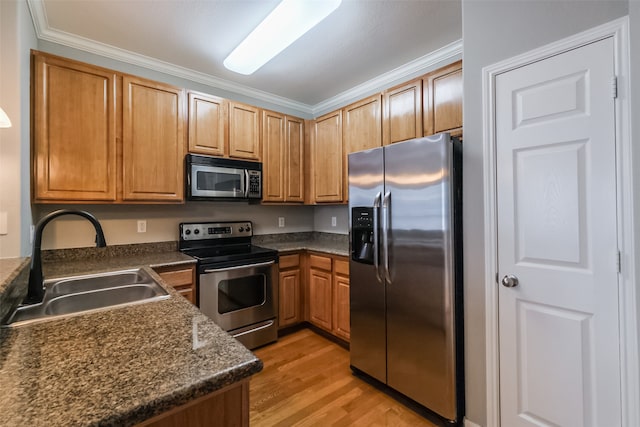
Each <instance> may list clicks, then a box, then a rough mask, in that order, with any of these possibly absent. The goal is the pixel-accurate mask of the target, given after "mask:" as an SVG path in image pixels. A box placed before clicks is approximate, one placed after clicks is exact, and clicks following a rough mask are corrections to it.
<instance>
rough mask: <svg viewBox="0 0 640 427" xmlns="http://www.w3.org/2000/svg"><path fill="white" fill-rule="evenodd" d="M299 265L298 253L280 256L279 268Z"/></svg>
mask: <svg viewBox="0 0 640 427" xmlns="http://www.w3.org/2000/svg"><path fill="white" fill-rule="evenodd" d="M299 265H300V254H293V255H283V256H281V257H280V261H279V266H280V269H281V270H282V269H285V268H291V267H297V266H299Z"/></svg>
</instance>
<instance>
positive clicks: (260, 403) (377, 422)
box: [250, 329, 435, 427]
mask: <svg viewBox="0 0 640 427" xmlns="http://www.w3.org/2000/svg"><path fill="white" fill-rule="evenodd" d="M255 353H256V355H257V356H258V357H259V358H260V359H262V361H263V362H264V369H263V370H262V372H260V373H258V374H257V375H255V376H254V377H253V378H252V379H251V392H250V407H251V415H250V417H251V426H254V427H255V426H265V427H266V426H269V427H271V426H283V427H284V426H286V427H288V426H398V427H400V426H412V427H413V426H425V427H435V425H434V424H431V423H430V422H428V421H427V420H426V419H424V418H422V417H421V416H419V415H418V414H416V413H415V412H413V411H412V410H410V409H408V408H407V407H405V406H403V405H401V404H400V403H399V402H397V401H396V400H394V399H392V398H391V397H389V396H387V395H386V394H384V393H382V392H381V391H379V390H377V389H376V388H375V387H373V386H371V385H369V384H368V383H366V382H364V381H362V380H361V379H359V378H357V377H355V376H353V375H352V373H351V369H350V368H349V352H348V351H347V350H345V349H344V348H342V347H340V346H339V345H337V344H335V343H333V342H331V341H329V340H327V339H325V338H323V337H321V336H319V335H317V334H316V333H314V332H313V331H311V330H309V329H303V330H301V331H298V332H295V333H293V334H291V335H287V336H285V337H282V338H280V339H279V341H278V342H277V343H275V344H272V345H269V346H266V347H263V348H260V349H258V350H256V351H255Z"/></svg>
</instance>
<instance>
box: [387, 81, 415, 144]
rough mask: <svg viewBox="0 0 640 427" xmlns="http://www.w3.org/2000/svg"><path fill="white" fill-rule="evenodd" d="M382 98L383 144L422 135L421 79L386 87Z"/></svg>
mask: <svg viewBox="0 0 640 427" xmlns="http://www.w3.org/2000/svg"><path fill="white" fill-rule="evenodd" d="M382 99H383V111H384V112H383V114H384V116H383V120H382V143H383V144H384V145H389V144H393V143H394V142H400V141H406V140H407V139H412V138H420V137H421V136H423V134H422V120H423V119H422V79H417V80H413V81H411V82H409V83H404V84H402V85H400V86H396V87H393V88H391V89H387V90H385V91H384V92H383V94H382Z"/></svg>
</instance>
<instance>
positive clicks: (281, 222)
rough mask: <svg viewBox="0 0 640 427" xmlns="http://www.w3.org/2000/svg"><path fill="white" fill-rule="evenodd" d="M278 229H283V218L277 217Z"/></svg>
mask: <svg viewBox="0 0 640 427" xmlns="http://www.w3.org/2000/svg"><path fill="white" fill-rule="evenodd" d="M278 227H280V228H283V227H284V217H283V216H280V217H278Z"/></svg>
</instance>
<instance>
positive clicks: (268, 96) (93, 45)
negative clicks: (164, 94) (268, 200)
mask: <svg viewBox="0 0 640 427" xmlns="http://www.w3.org/2000/svg"><path fill="white" fill-rule="evenodd" d="M27 4H28V6H29V10H30V11H31V16H32V19H33V25H34V29H35V31H36V34H37V37H38V39H40V40H45V41H49V42H53V43H57V44H60V45H63V46H67V47H71V48H74V49H79V50H82V51H85V52H90V53H94V54H96V55H100V56H104V57H107V58H110V59H113V60H116V61H121V62H125V63H127V64H131V65H137V66H140V67H144V68H148V69H151V70H154V71H159V72H162V73H165V74H169V75H172V76H175V77H179V78H183V79H186V80H191V81H193V82H197V83H202V84H204V85H207V86H212V87H215V88H218V89H222V90H226V91H229V92H233V93H237V94H240V95H244V96H247V97H250V98H254V99H258V100H261V101H264V102H267V103H270V104H274V105H279V106H281V107H284V108H290V109H293V110H297V111H301V112H303V113H306V114H309V115H312V116H313V117H318V116H320V115H321V114H324V113H326V112H329V111H332V110H334V109H337V108H340V107H342V106H344V105H346V104H347V103H348V102H349V101H352V100H353V99H358V98H361V97H364V96H367V95H369V94H371V93H372V92H375V91H376V90H379V89H380V88H382V87H385V86H388V85H390V84H392V83H393V82H396V81H399V80H401V79H403V78H406V77H407V76H411V75H417V74H419V73H420V72H421V71H425V70H427V69H428V68H429V67H431V66H433V65H435V64H437V63H439V62H442V61H445V60H447V59H450V58H453V57H455V56H456V55H460V54H461V53H462V40H457V41H455V42H453V43H450V44H448V45H446V46H444V47H442V48H440V49H438V50H436V51H434V52H431V53H429V54H427V55H425V56H422V57H420V58H417V59H415V60H413V61H411V62H408V63H406V64H404V65H402V66H400V67H398V68H396V69H394V70H391V71H389V72H387V73H384V74H382V75H380V76H378V77H375V78H373V79H371V80H368V81H366V82H364V83H362V84H360V85H358V86H356V87H354V88H352V89H349V90H347V91H345V92H342V93H340V94H338V95H336V96H333V97H331V98H328V99H326V100H324V101H322V102H320V103H318V104H316V105H309V104H305V103H302V102H298V101H294V100H292V99H289V98H285V97H282V96H278V95H275V94H273V93H270V92H265V91H262V90H259V89H255V88H252V87H250V86H247V85H242V84H239V83H235V82H232V81H229V80H226V79H222V78H219V77H215V76H212V75H210V74H206V73H202V72H199V71H195V70H192V69H189V68H186V67H182V66H179V65H176V64H171V63H169V62H165V61H161V60H158V59H155V58H151V57H148V56H145V55H140V54H138V53H134V52H131V51H128V50H125V49H120V48H117V47H115V46H111V45H108V44H105V43H100V42H97V41H95V40H91V39H87V38H85V37H80V36H77V35H74V34H70V33H67V32H64V31H59V30H56V29H53V28H51V27H50V26H49V23H48V21H47V14H46V10H45V5H44V1H43V0H27Z"/></svg>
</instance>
